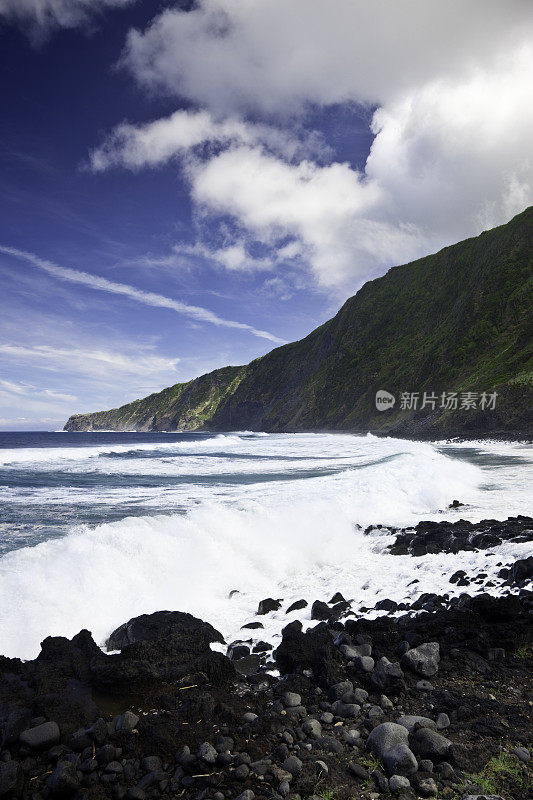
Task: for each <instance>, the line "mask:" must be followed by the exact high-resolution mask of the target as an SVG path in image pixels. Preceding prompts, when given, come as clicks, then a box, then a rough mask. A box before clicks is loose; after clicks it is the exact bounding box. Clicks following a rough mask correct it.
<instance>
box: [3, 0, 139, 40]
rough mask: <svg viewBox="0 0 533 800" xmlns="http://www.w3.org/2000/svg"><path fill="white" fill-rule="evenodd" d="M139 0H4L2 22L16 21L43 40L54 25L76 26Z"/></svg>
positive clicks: (56, 26)
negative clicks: (97, 15) (110, 9)
mask: <svg viewBox="0 0 533 800" xmlns="http://www.w3.org/2000/svg"><path fill="white" fill-rule="evenodd" d="M133 2H135V0H0V22H1V21H2V20H5V21H7V22H15V23H17V24H19V25H20V26H21V27H22V28H23V29H24V30H26V31H27V32H28V33H29V34H30V36H31V37H32V38H33V39H36V40H42V39H43V38H44V37H45V36H46V35H47V34H48V33H49V32H50V31H51V30H53V29H54V28H75V27H77V26H79V25H83V24H84V23H86V22H87V21H88V20H90V19H91V17H94V16H95V15H96V14H99V13H102V12H103V11H105V10H107V9H109V8H123V7H125V6H127V5H130V4H131V3H133Z"/></svg>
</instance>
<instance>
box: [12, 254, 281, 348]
mask: <svg viewBox="0 0 533 800" xmlns="http://www.w3.org/2000/svg"><path fill="white" fill-rule="evenodd" d="M0 253H5V254H6V255H10V256H14V257H15V258H21V259H23V260H24V261H27V262H29V263H30V264H33V266H35V267H38V268H39V269H42V270H44V271H45V272H47V273H48V274H49V275H52V276H53V277H55V278H58V279H59V280H65V281H70V282H71V283H78V284H82V285H83V286H88V287H89V288H91V289H96V290H99V291H103V292H110V293H111V294H118V295H122V296H123V297H128V298H130V299H131V300H135V301H136V302H139V303H143V304H144V305H148V306H154V307H156V308H167V309H170V310H171V311H176V312H177V313H178V314H182V315H184V316H186V317H189V318H191V319H194V320H196V321H198V322H207V323H210V324H212V325H216V326H219V327H223V328H236V329H238V330H243V331H248V332H249V333H252V334H253V335H254V336H258V337H259V338H261V339H267V340H268V341H271V342H276V343H278V344H279V343H281V342H282V341H283V340H282V339H279V338H278V337H277V336H274V335H273V334H272V333H269V332H268V331H263V330H259V329H257V328H254V327H253V326H252V325H247V324H246V323H244V322H235V321H234V320H229V319H224V318H223V317H219V316H218V315H217V314H215V313H214V312H212V311H209V309H206V308H202V307H201V306H192V305H188V304H187V303H183V302H181V301H180V300H174V299H173V298H170V297H165V296H164V295H161V294H157V293H156V292H147V291H144V290H143V289H137V288H136V287H135V286H129V285H128V284H125V283H117V282H116V281H110V280H107V278H102V277H99V276H98V275H91V274H90V273H88V272H82V271H80V270H76V269H69V268H67V267H60V266H59V265H57V264H54V263H53V262H52V261H47V260H45V259H43V258H39V256H36V255H35V254H34V253H28V252H26V251H24V250H18V249H16V248H14V247H6V246H5V245H0Z"/></svg>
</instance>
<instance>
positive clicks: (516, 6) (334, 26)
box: [123, 0, 532, 114]
mask: <svg viewBox="0 0 533 800" xmlns="http://www.w3.org/2000/svg"><path fill="white" fill-rule="evenodd" d="M531 26H532V7H531V4H530V3H529V2H527V0H505V2H504V0H469V2H468V3H465V2H464V0H447V2H446V3H443V2H441V0H394V1H393V2H391V0H373V2H371V3H369V2H368V0H328V2H324V0H254V2H253V3H250V2H248V3H246V2H242V0H199V2H198V3H197V5H196V7H195V8H194V9H193V10H192V11H189V12H184V11H181V10H179V9H168V10H166V11H164V12H163V13H162V14H160V15H159V16H157V17H156V18H155V19H154V20H153V22H152V23H151V25H150V26H148V28H147V29H146V31H144V32H139V31H131V32H130V34H129V37H128V43H127V47H126V50H125V53H124V55H123V63H124V64H125V65H126V66H127V67H128V68H129V69H130V70H131V72H132V73H133V75H134V76H135V77H136V79H137V80H138V81H139V82H140V83H142V84H144V85H147V86H149V87H151V88H156V89H163V90H164V91H165V92H169V91H170V92H174V93H175V94H177V95H180V96H183V97H187V98H189V99H190V100H192V101H194V102H196V103H199V104H201V105H203V106H207V107H208V108H211V109H215V110H217V111H219V112H222V113H226V114H227V113H231V112H232V111H233V112H235V111H242V110H243V109H246V110H248V109H251V108H253V109H256V110H260V111H263V112H266V113H270V112H281V113H283V114H286V113H287V112H289V113H293V111H294V110H295V106H299V105H301V104H302V103H307V102H309V103H316V104H318V105H329V104H331V103H342V102H347V101H356V102H363V103H370V104H374V103H380V104H382V103H386V102H389V101H390V100H393V99H395V98H397V97H398V95H399V94H401V93H403V92H404V91H408V90H409V89H410V88H411V87H412V86H413V85H419V84H420V83H421V82H426V81H432V80H434V79H435V78H438V77H440V76H442V75H443V74H447V75H450V76H451V77H452V78H457V77H458V76H461V75H462V74H463V72H464V69H465V66H467V65H469V64H479V63H484V64H490V63H492V61H493V59H494V56H495V55H496V56H497V55H498V54H499V53H501V52H502V51H504V52H506V51H508V50H509V48H512V47H513V46H514V44H515V43H516V41H517V40H526V39H527V38H528V36H529V35H530V34H531Z"/></svg>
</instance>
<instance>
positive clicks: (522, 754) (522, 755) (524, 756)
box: [513, 747, 531, 764]
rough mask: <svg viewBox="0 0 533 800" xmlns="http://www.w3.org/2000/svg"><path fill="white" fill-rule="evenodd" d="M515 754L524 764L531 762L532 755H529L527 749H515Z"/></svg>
mask: <svg viewBox="0 0 533 800" xmlns="http://www.w3.org/2000/svg"><path fill="white" fill-rule="evenodd" d="M513 753H514V754H515V756H517V758H519V759H520V761H522V762H523V763H524V764H527V763H528V762H529V761H530V760H531V755H530V753H529V750H528V749H527V748H526V747H515V748H514V750H513Z"/></svg>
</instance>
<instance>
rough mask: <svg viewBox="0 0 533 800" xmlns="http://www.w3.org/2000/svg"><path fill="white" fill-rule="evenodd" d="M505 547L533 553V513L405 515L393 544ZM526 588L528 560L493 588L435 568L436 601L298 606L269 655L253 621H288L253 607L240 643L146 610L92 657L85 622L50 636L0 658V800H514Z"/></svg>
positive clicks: (411, 550)
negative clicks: (482, 517)
mask: <svg viewBox="0 0 533 800" xmlns="http://www.w3.org/2000/svg"><path fill="white" fill-rule="evenodd" d="M510 537H519V538H517V539H516V540H517V541H531V540H532V539H533V520H531V519H530V518H526V517H518V518H515V519H514V520H508V521H506V522H503V523H501V522H500V523H498V522H496V521H494V520H492V521H491V520H489V521H485V522H484V523H480V524H479V525H472V524H470V523H464V522H463V521H462V524H461V525H459V524H458V523H455V524H451V523H420V524H419V525H418V526H417V527H416V528H415V529H413V530H409V531H398V532H396V540H395V542H394V544H393V545H392V546H391V552H392V553H398V554H411V555H412V557H413V558H416V557H417V556H418V555H422V554H423V553H431V552H440V551H445V552H459V551H460V550H461V549H471V548H483V547H496V546H497V545H498V543H499V542H501V541H504V540H509V538H510ZM447 548H454V549H452V550H448V549H447ZM532 577H533V558H525V559H520V560H519V561H515V562H514V563H502V566H501V570H500V574H499V577H498V580H499V583H498V584H497V585H493V586H492V587H487V586H486V583H484V579H483V576H479V575H478V576H468V575H467V574H466V573H464V574H462V575H460V574H454V575H450V587H451V589H453V592H452V591H451V592H450V594H444V595H434V594H433V595H432V594H423V595H421V596H420V597H418V598H417V599H416V601H415V602H414V603H413V604H411V605H410V606H406V604H403V606H406V607H400V606H398V604H397V603H395V602H393V601H392V600H382V601H380V603H378V604H377V606H376V607H375V608H374V609H373V610H372V611H373V615H374V616H375V614H376V612H380V614H381V616H378V617H376V618H374V619H370V618H368V615H367V616H365V614H364V613H361V611H360V610H359V611H358V613H357V614H355V613H354V612H353V611H352V610H351V606H350V602H349V601H348V600H346V599H345V598H344V597H343V596H342V595H341V594H340V593H338V592H337V593H336V594H335V595H333V597H329V598H307V599H304V598H302V600H301V602H299V603H296V604H294V603H293V604H292V609H291V610H294V609H295V608H299V609H301V610H302V620H305V624H307V625H308V624H309V612H310V613H311V618H312V619H313V620H316V621H317V622H316V624H315V623H313V625H314V627H310V628H308V629H307V630H305V629H304V626H303V625H302V623H301V622H299V621H292V622H290V623H289V624H288V625H286V626H285V627H284V628H283V630H282V637H281V638H280V640H279V641H278V642H277V643H273V642H267V641H262V638H261V632H262V630H263V623H262V622H261V620H262V619H263V620H264V619H265V618H266V616H267V615H272V614H280V613H285V611H288V610H289V609H288V608H285V605H286V604H285V602H284V600H283V599H280V598H265V600H264V601H262V602H261V603H260V605H259V608H258V609H257V615H256V617H255V618H254V619H252V620H250V621H249V622H247V623H246V624H245V625H244V626H243V629H242V633H243V636H242V640H239V641H236V642H230V643H226V642H225V641H224V639H223V637H222V635H221V634H220V633H219V632H218V631H217V630H215V629H214V628H213V627H212V626H211V625H210V624H209V623H208V622H204V621H202V620H199V619H196V618H195V617H194V616H191V615H190V614H185V613H181V612H179V611H160V612H157V613H155V614H150V615H144V616H141V617H137V618H134V619H132V620H130V621H129V622H127V623H125V624H124V625H122V626H121V627H119V628H118V629H117V630H116V631H114V632H113V633H112V634H111V636H110V637H109V639H108V641H107V644H106V648H107V652H104V650H102V649H100V648H99V647H98V646H97V645H96V643H95V642H94V641H93V639H92V636H91V634H90V633H89V632H88V631H85V630H84V631H81V632H80V633H78V634H77V635H76V636H74V637H73V639H72V640H68V639H65V638H62V637H53V638H52V637H50V638H48V639H45V641H44V642H43V643H42V647H41V652H40V654H39V656H38V657H37V658H36V659H35V660H33V661H27V662H22V661H20V660H19V659H10V658H6V657H0V732H1V734H0V741H1V747H0V797H2V798H4V797H5V798H8V800H9V799H10V798H24V799H26V798H32V799H33V800H48V798H76V800H93V799H94V800H104V798H109V799H110V800H123V798H127V800H151V799H153V800H156V798H161V800H171V798H177V797H184V798H194V799H195V800H233V799H234V798H239V800H254V798H256V799H257V800H259V798H271V799H272V800H278V798H287V797H288V798H294V800H296V798H302V800H303V799H304V798H311V797H313V798H322V800H344V799H345V798H368V800H378V799H379V798H381V797H383V798H385V797H387V798H388V797H391V796H397V797H399V798H404V800H408V798H410V799H411V800H412V798H415V797H422V798H432V797H437V798H450V800H452V798H463V797H473V796H486V797H488V796H494V795H496V796H500V797H503V798H507V800H511V799H512V800H525V798H527V797H531V792H532V782H531V778H532V766H531V765H532V762H531V760H530V759H531V756H532V755H533V678H532V672H531V666H532V664H533V645H532V642H533V633H532V622H533V591H532V590H531V580H532ZM462 581H466V583H460V582H462ZM472 584H474V585H475V586H476V590H477V591H478V592H479V593H477V594H476V593H474V594H472V589H473V586H472ZM458 585H459V586H465V587H468V589H469V594H466V593H463V594H461V593H457V587H458ZM487 589H490V591H491V594H489V593H488V592H487ZM494 594H497V595H498V596H493V595H494ZM66 601H67V602H68V598H67V599H66ZM0 648H1V644H0Z"/></svg>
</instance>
